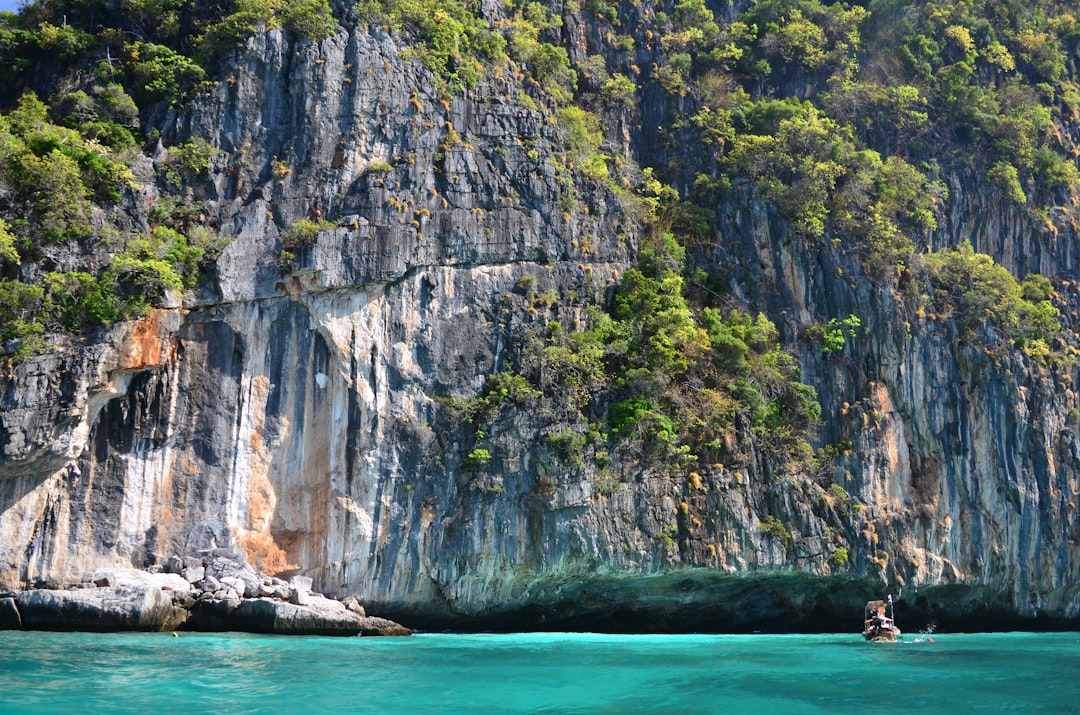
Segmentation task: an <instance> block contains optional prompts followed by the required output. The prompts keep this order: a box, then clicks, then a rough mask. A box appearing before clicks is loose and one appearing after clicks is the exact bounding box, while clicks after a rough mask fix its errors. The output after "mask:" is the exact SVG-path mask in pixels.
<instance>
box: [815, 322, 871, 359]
mask: <svg viewBox="0 0 1080 715" xmlns="http://www.w3.org/2000/svg"><path fill="white" fill-rule="evenodd" d="M861 325H862V321H861V320H859V316H857V315H849V316H848V317H846V318H829V321H828V322H827V323H825V324H824V325H822V324H821V323H815V324H813V325H811V326H810V327H809V328H807V329H806V337H807V339H808V340H811V341H821V352H822V353H824V354H825V355H830V354H832V353H836V352H840V351H841V350H843V349H844V345H846V344H847V338H848V337H850V338H854V337H855V336H856V335H857V333H856V330H857V329H858V328H859V326H861ZM845 334H846V336H847V337H845Z"/></svg>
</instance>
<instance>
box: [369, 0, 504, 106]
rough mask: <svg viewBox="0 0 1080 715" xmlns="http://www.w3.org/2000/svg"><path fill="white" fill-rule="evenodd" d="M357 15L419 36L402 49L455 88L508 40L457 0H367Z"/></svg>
mask: <svg viewBox="0 0 1080 715" xmlns="http://www.w3.org/2000/svg"><path fill="white" fill-rule="evenodd" d="M357 12H358V13H359V14H360V18H361V20H363V21H366V22H368V23H370V24H381V25H385V26H387V27H390V28H391V29H394V30H396V31H399V32H408V33H411V34H413V35H414V36H415V37H416V38H417V39H418V40H419V41H420V42H419V44H417V45H413V46H411V47H409V48H408V49H407V50H406V54H407V55H408V56H413V57H416V58H417V59H418V60H420V62H422V63H423V65H424V66H425V67H427V68H428V69H429V70H431V72H432V73H433V74H434V75H435V77H436V79H437V80H438V82H439V85H440V88H441V90H442V91H444V92H446V93H448V94H457V93H460V92H462V91H464V90H466V89H471V88H472V87H475V86H476V83H477V81H478V80H479V78H480V75H481V73H482V72H483V71H484V65H485V63H487V62H491V61H497V60H500V59H501V58H502V57H503V56H504V53H505V50H506V41H505V40H504V39H503V38H502V36H501V35H499V34H498V33H496V32H494V31H493V30H492V29H491V27H490V26H489V25H488V23H487V22H486V21H484V19H483V18H481V17H480V16H479V15H477V14H476V13H474V12H473V11H472V10H471V9H469V7H468V6H467V5H466V4H464V3H462V2H460V1H459V0H437V2H434V3H425V2H421V1H420V0H371V1H370V2H365V3H363V4H362V5H360V6H358V7H357Z"/></svg>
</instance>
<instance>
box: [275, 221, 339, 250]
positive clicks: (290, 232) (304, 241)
mask: <svg viewBox="0 0 1080 715" xmlns="http://www.w3.org/2000/svg"><path fill="white" fill-rule="evenodd" d="M332 228H334V223H333V221H325V220H318V221H316V220H315V219H310V218H302V219H299V220H298V221H294V222H293V224H292V225H291V226H289V228H288V229H287V230H286V231H285V232H284V233H282V234H281V242H282V245H283V246H284V247H285V248H286V249H288V250H292V249H295V248H300V247H301V246H308V245H311V244H312V243H314V242H315V239H316V238H318V237H319V233H320V232H322V231H329V230H330V229H332Z"/></svg>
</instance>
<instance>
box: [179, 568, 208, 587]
mask: <svg viewBox="0 0 1080 715" xmlns="http://www.w3.org/2000/svg"><path fill="white" fill-rule="evenodd" d="M182 575H183V577H184V580H185V581H187V582H188V583H190V584H195V583H198V582H199V581H202V580H203V579H204V578H206V569H205V568H203V566H202V564H199V565H198V566H185V567H184V570H183V572H182Z"/></svg>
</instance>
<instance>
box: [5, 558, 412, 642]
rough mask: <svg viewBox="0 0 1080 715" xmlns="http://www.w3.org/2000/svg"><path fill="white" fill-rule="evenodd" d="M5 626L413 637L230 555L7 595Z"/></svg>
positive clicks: (301, 581) (352, 603)
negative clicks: (234, 558) (261, 572)
mask: <svg viewBox="0 0 1080 715" xmlns="http://www.w3.org/2000/svg"><path fill="white" fill-rule="evenodd" d="M0 629H25V630H43V631H95V632H107V631H175V630H195V631H245V632H249V633H273V634H278V635H321V636H358V635H359V636H379V635H393V636H402V635H410V634H411V632H412V631H410V630H409V629H408V628H406V627H405V626H402V625H401V624H399V623H395V622H394V621H391V620H388V619H386V618H377V617H373V616H368V615H367V613H366V612H365V609H364V607H363V605H361V604H360V602H359V601H358V600H357V599H356V598H355V597H352V596H349V597H346V598H344V599H342V600H340V601H339V600H336V599H332V598H327V597H325V596H323V595H322V594H319V593H315V592H313V591H312V590H311V579H310V578H307V577H305V576H294V577H292V578H291V579H289V580H288V581H284V580H282V579H279V578H274V577H271V576H265V575H261V574H258V573H257V572H256V571H255V570H254V569H253V568H252V567H251V566H250V565H248V564H246V563H243V562H240V561H236V560H233V559H231V558H229V557H225V556H214V557H210V558H206V557H198V556H191V557H186V558H180V557H172V558H170V559H168V561H167V562H166V563H165V564H164V565H163V566H159V567H154V568H153V570H147V571H139V570H136V569H128V568H111V569H107V570H103V571H98V572H95V573H93V574H88V575H87V576H86V577H85V578H84V579H83V581H82V582H81V583H77V584H68V585H66V586H58V587H57V588H39V589H31V590H26V591H18V592H14V593H10V594H0Z"/></svg>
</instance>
